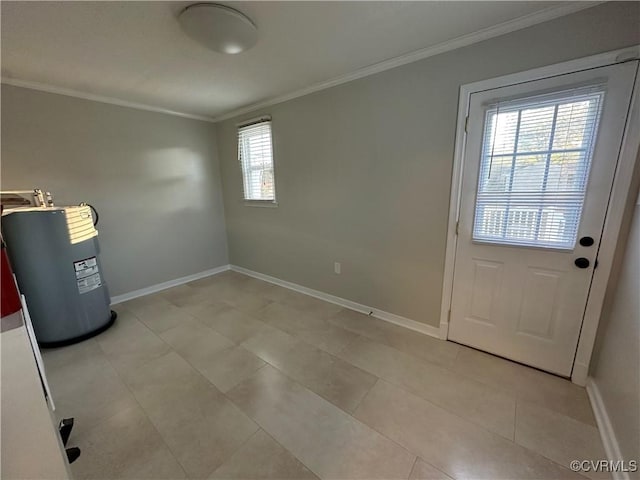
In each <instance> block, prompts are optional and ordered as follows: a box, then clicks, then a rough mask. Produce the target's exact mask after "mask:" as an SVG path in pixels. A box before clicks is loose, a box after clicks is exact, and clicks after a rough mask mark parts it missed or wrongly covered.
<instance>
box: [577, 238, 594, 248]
mask: <svg viewBox="0 0 640 480" xmlns="http://www.w3.org/2000/svg"><path fill="white" fill-rule="evenodd" d="M580 245H582V246H583V247H590V246H591V245H593V238H591V237H582V238H581V239H580Z"/></svg>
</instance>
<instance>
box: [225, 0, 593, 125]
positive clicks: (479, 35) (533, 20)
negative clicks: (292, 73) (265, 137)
mask: <svg viewBox="0 0 640 480" xmlns="http://www.w3.org/2000/svg"><path fill="white" fill-rule="evenodd" d="M601 3H605V2H603V1H582V2H567V3H566V4H561V5H559V6H556V7H549V8H546V9H544V10H540V11H539V12H535V13H531V14H529V15H525V16H523V17H518V18H516V19H513V20H508V21H506V22H503V23H499V24H498V25H494V26H492V27H488V28H485V29H483V30H478V31H477V32H474V33H470V34H467V35H463V36H461V37H457V38H454V39H452V40H447V41H446V42H442V43H439V44H437V45H433V46H431V47H427V48H423V49H420V50H416V51H414V52H410V53H407V54H404V55H400V56H398V57H394V58H391V59H389V60H384V61H382V62H379V63H375V64H373V65H370V66H368V67H364V68H361V69H359V70H356V71H354V72H352V73H348V74H346V75H342V76H339V77H336V78H332V79H330V80H327V81H325V82H320V83H316V84H314V85H311V86H309V87H305V88H302V89H300V90H296V91H295V92H291V93H287V94H284V95H281V96H278V97H274V98H271V99H267V100H264V101H262V102H258V103H254V104H251V105H248V106H246V107H242V108H238V109H236V110H232V111H230V112H228V113H224V114H222V115H219V116H217V117H214V120H215V121H216V122H220V121H223V120H228V119H230V118H233V117H237V116H239V115H244V114H247V113H251V112H253V111H255V110H258V109H261V108H265V107H269V106H271V105H276V104H278V103H283V102H286V101H288V100H293V99H294V98H298V97H303V96H305V95H309V94H311V93H315V92H319V91H321V90H326V89H327V88H331V87H335V86H338V85H342V84H343V83H347V82H351V81H353V80H357V79H359V78H363V77H368V76H369V75H374V74H376V73H380V72H384V71H386V70H390V69H392V68H396V67H400V66H402V65H406V64H409V63H413V62H417V61H419V60H423V59H425V58H429V57H433V56H435V55H440V54H441V53H445V52H449V51H451V50H455V49H457V48H462V47H466V46H469V45H472V44H474V43H478V42H482V41H484V40H488V39H490V38H494V37H499V36H500V35H505V34H507V33H511V32H515V31H516V30H521V29H523V28H527V27H531V26H533V25H537V24H538V23H543V22H548V21H549V20H553V19H555V18H559V17H563V16H565V15H569V14H571V13H576V12H579V11H580V10H585V9H587V8H591V7H595V6H596V5H599V4H601Z"/></svg>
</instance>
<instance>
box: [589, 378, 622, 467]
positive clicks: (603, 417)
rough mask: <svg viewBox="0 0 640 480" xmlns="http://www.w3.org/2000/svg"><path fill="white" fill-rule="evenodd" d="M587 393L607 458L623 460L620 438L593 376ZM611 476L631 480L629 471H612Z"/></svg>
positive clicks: (614, 460)
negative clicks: (617, 436)
mask: <svg viewBox="0 0 640 480" xmlns="http://www.w3.org/2000/svg"><path fill="white" fill-rule="evenodd" d="M587 395H589V401H590V402H591V408H592V409H593V415H594V417H595V418H596V423H597V424H598V430H600V437H601V438H602V444H603V446H604V451H605V453H606V455H607V460H611V461H613V462H617V461H621V460H623V458H622V453H621V452H620V446H619V445H618V439H617V438H616V433H615V431H614V430H613V425H612V424H611V420H610V419H609V414H608V413H607V409H606V407H605V405H604V401H603V400H602V395H600V389H599V388H598V384H597V383H596V382H595V380H594V379H593V378H591V377H589V378H588V379H587ZM611 476H612V477H613V480H629V474H628V473H627V472H612V473H611Z"/></svg>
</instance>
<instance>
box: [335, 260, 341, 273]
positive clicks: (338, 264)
mask: <svg viewBox="0 0 640 480" xmlns="http://www.w3.org/2000/svg"><path fill="white" fill-rule="evenodd" d="M341 270H342V265H340V262H334V263H333V273H335V274H336V275H340V272H341Z"/></svg>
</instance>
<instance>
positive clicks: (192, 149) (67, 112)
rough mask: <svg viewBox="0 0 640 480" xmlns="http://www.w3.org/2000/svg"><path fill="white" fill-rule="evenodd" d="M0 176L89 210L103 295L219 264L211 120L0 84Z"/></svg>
mask: <svg viewBox="0 0 640 480" xmlns="http://www.w3.org/2000/svg"><path fill="white" fill-rule="evenodd" d="M1 173H2V179H1V182H2V189H3V190H17V189H31V188H34V187H40V188H43V189H48V190H50V191H51V192H52V193H53V194H54V200H55V201H56V203H57V204H58V205H69V204H78V203H79V202H82V201H85V202H88V203H91V204H92V205H94V206H95V207H96V208H97V209H98V211H99V212H100V223H99V225H98V230H99V239H100V245H101V247H102V263H103V265H104V269H105V276H106V279H107V282H108V284H109V287H110V291H111V294H112V295H119V294H122V293H126V292H130V291H132V290H136V289H139V288H143V287H148V286H150V285H154V284H157V283H160V282H164V281H167V280H172V279H175V278H177V277H181V276H186V275H190V274H193V273H197V272H201V271H203V270H207V269H210V268H213V267H216V266H220V265H225V264H227V263H228V260H227V240H226V233H225V226H224V209H223V205H222V194H221V187H220V178H219V166H218V159H217V147H216V141H215V127H214V126H213V125H212V124H211V123H206V122H201V121H198V120H189V119H184V118H180V117H176V116H170V115H164V114H158V113H152V112H146V111H141V110H134V109H130V108H124V107H118V106H114V105H107V104H103V103H98V102H92V101H86V100H80V99H76V98H71V97H66V96H61V95H53V94H49V93H43V92H37V91H34V90H28V89H23V88H16V87H10V86H6V85H3V86H2V170H1Z"/></svg>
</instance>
